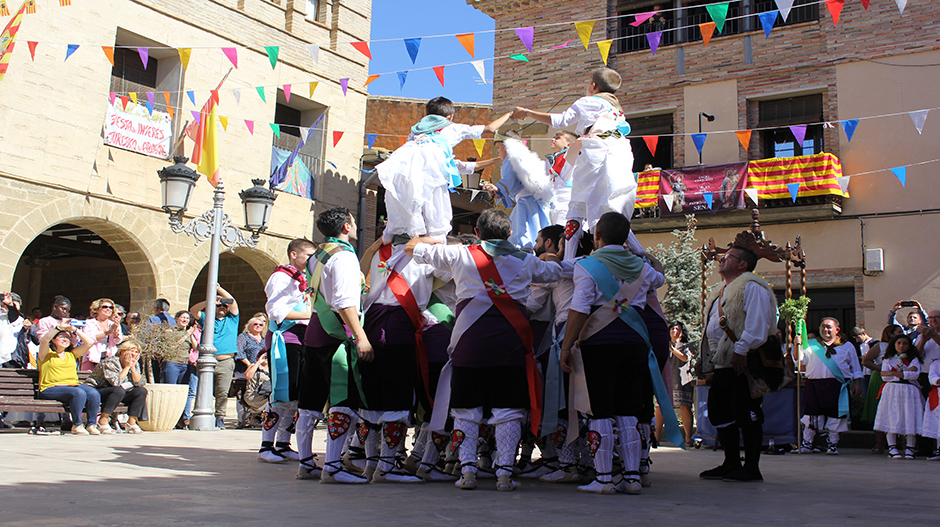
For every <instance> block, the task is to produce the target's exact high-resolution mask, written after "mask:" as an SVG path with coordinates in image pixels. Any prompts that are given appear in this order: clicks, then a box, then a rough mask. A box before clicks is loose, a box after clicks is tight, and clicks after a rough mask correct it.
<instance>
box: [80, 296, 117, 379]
mask: <svg viewBox="0 0 940 527" xmlns="http://www.w3.org/2000/svg"><path fill="white" fill-rule="evenodd" d="M90 311H91V318H89V319H88V320H86V321H85V328H84V329H83V331H84V332H85V333H87V334H88V335H90V336H91V338H92V339H94V342H92V344H91V347H90V348H88V353H86V354H85V356H84V357H82V367H81V368H80V369H81V370H82V371H92V370H94V369H95V366H97V365H98V363H99V362H101V359H103V358H105V357H112V356H114V354H115V353H117V347H118V344H120V343H121V341H122V340H124V335H123V333H121V324H120V323H118V322H115V321H114V320H112V318H113V315H114V301H113V300H111V299H110V298H99V299H98V300H95V301H94V302H92V303H91V307H90Z"/></svg>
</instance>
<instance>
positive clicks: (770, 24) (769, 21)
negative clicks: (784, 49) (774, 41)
mask: <svg viewBox="0 0 940 527" xmlns="http://www.w3.org/2000/svg"><path fill="white" fill-rule="evenodd" d="M777 13H778V11H777V10H776V9H774V10H773V11H766V12H764V13H759V14H758V15H757V17H758V18H760V25H761V26H763V27H764V35H765V36H767V38H770V30H772V29H773V28H774V23H775V22H776V21H777Z"/></svg>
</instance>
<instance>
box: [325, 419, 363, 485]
mask: <svg viewBox="0 0 940 527" xmlns="http://www.w3.org/2000/svg"><path fill="white" fill-rule="evenodd" d="M357 419H358V418H357V417H356V413H355V412H353V411H352V409H351V408H346V407H339V406H335V407H333V408H331V409H330V413H329V414H328V415H327V432H328V434H327V438H326V456H325V459H324V465H329V469H328V471H329V472H331V473H332V472H336V471H338V470H340V468H341V467H342V465H341V462H340V457H341V456H342V455H343V445H345V444H346V438H347V437H348V436H349V434H351V433H352V432H353V430H355V426H356V420H357Z"/></svg>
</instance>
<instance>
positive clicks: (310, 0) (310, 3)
mask: <svg viewBox="0 0 940 527" xmlns="http://www.w3.org/2000/svg"><path fill="white" fill-rule="evenodd" d="M307 20H313V21H314V22H319V21H320V0H307Z"/></svg>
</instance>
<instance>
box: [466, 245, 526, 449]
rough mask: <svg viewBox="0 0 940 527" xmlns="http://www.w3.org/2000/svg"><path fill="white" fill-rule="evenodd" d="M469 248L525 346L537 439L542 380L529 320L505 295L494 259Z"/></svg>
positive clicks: (489, 291)
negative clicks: (533, 346)
mask: <svg viewBox="0 0 940 527" xmlns="http://www.w3.org/2000/svg"><path fill="white" fill-rule="evenodd" d="M469 249H470V256H472V257H473V262H474V263H475V264H476V266H477V271H478V272H479V273H480V279H482V280H483V285H484V286H485V287H486V293H487V295H489V297H490V300H492V301H493V305H494V306H496V308H497V309H499V312H500V313H502V315H503V316H504V317H506V320H508V321H509V324H510V325H512V327H513V329H515V330H516V333H518V334H519V338H520V339H522V345H523V346H525V349H526V355H525V370H526V377H528V381H529V426H530V430H532V433H533V434H535V435H536V436H538V434H539V424H540V421H541V419H542V411H541V408H542V381H541V379H540V378H539V374H538V367H537V364H536V362H535V354H534V353H533V350H532V344H533V342H534V338H533V336H532V326H531V325H529V321H528V320H527V319H526V317H525V315H523V314H522V311H520V310H519V306H518V305H516V302H515V301H514V300H513V299H512V297H511V296H509V293H508V292H506V289H505V287H504V284H503V278H502V277H501V276H499V271H498V270H497V269H496V264H495V263H494V262H493V258H492V257H490V255H489V254H487V253H486V251H484V250H483V248H482V247H480V246H479V245H471V246H470V247H469Z"/></svg>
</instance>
